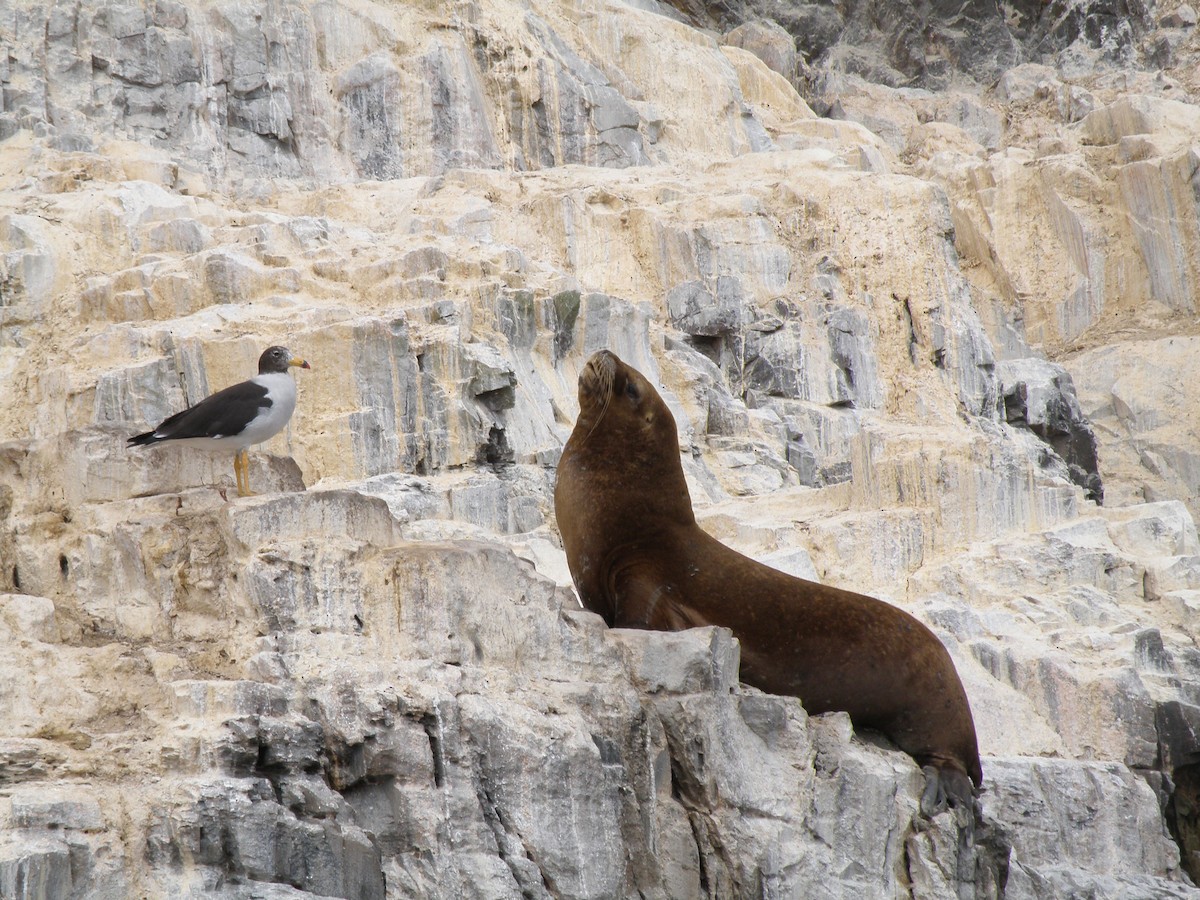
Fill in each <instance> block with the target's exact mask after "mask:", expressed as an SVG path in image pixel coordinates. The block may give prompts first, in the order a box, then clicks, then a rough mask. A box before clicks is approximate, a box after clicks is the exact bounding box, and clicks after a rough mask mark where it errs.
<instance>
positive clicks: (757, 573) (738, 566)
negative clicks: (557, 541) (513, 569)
mask: <svg viewBox="0 0 1200 900" xmlns="http://www.w3.org/2000/svg"><path fill="white" fill-rule="evenodd" d="M554 511H555V515H556V516H557V518H558V528H559V531H560V532H561V533H562V539H563V547H564V548H565V550H566V553H567V562H568V564H569V565H570V568H571V577H572V578H573V579H574V581H575V587H576V589H577V590H578V591H579V598H580V600H582V602H583V605H584V606H585V607H587V608H588V609H589V610H591V611H592V612H595V613H599V614H600V615H601V616H603V617H604V620H605V621H606V622H607V623H608V624H609V625H610V626H612V627H619V628H649V629H655V630H659V631H677V630H680V629H684V628H692V627H695V626H701V625H722V626H724V627H726V628H729V629H730V630H731V631H732V632H733V634H734V635H735V636H736V637H737V638H738V640H739V641H740V642H741V652H742V680H743V681H745V682H746V683H747V684H751V685H753V686H755V687H757V688H760V689H761V690H764V691H767V692H770V693H773V694H789V695H792V696H795V697H799V698H800V700H801V702H802V703H803V704H804V708H805V709H806V710H807V711H808V712H809V713H810V714H814V715H815V714H818V713H824V712H831V711H833V710H844V711H845V712H847V713H849V714H850V719H851V721H852V722H853V723H854V725H855V727H857V728H871V729H875V730H877V731H880V732H882V733H883V734H885V735H886V736H887V737H889V738H890V739H891V740H892V741H893V742H895V743H896V745H897V746H899V747H900V748H901V749H902V750H904V751H905V752H907V753H908V754H909V755H911V756H912V757H913V758H914V759H916V761H917V762H918V763H919V764H920V765H921V766H922V767H923V768H924V771H925V775H926V778H927V784H926V791H925V795H924V797H923V798H922V804H921V805H922V808H923V809H925V811H926V812H927V813H929V812H931V811H935V810H936V809H939V808H942V807H943V806H944V803H943V800H944V799H949V800H951V801H952V802H953V804H954V805H956V806H957V805H960V804H961V805H962V806H965V807H966V808H968V809H970V808H971V806H972V803H973V798H974V794H975V790H974V789H973V787H972V785H974V787H975V788H978V787H979V786H980V785H981V784H982V782H983V769H982V767H981V765H980V762H979V747H978V743H977V741H976V738H975V723H974V720H973V719H972V717H971V707H970V705H969V704H968V702H967V695H966V692H965V691H964V690H963V686H962V682H961V681H960V680H959V677H958V673H957V672H956V671H955V668H954V662H953V661H952V660H951V659H950V654H949V653H948V652H947V651H946V648H945V647H944V646H942V643H941V642H940V641H939V640H938V639H937V637H936V636H934V634H933V632H932V631H930V630H929V629H928V628H927V627H925V626H924V625H922V624H921V623H920V622H919V621H917V620H916V619H915V618H913V617H912V616H911V615H909V614H908V613H906V612H904V611H903V610H900V609H897V608H896V607H894V606H891V605H889V604H887V603H884V602H883V601H882V600H876V599H874V598H872V597H866V596H863V595H862V594H856V593H853V592H852V591H844V590H840V589H838V588H835V587H827V586H826V585H822V584H816V583H814V582H811V581H804V580H803V579H800V578H794V577H793V576H791V575H787V574H784V573H783V572H780V571H778V570H776V569H772V568H770V567H769V566H765V565H763V564H762V563H759V562H755V561H754V560H752V559H750V558H749V557H746V556H743V555H742V554H741V553H738V552H737V551H735V550H731V549H730V548H729V547H726V546H725V545H724V544H722V543H720V542H719V541H717V540H716V539H715V538H713V537H711V536H709V535H708V534H706V533H705V532H704V531H703V530H702V529H701V528H700V526H698V525H697V524H696V517H695V515H694V514H693V513H692V501H691V497H690V495H689V494H688V488H687V482H686V481H685V480H684V476H683V466H682V465H681V464H680V461H679V439H678V435H677V433H676V430H675V419H674V418H673V417H672V416H671V412H670V410H669V409H667V406H666V404H665V403H664V402H663V400H662V397H660V396H659V394H658V391H656V390H655V389H654V387H653V385H651V384H650V383H649V382H648V381H647V380H646V379H645V378H644V377H643V376H642V374H641V373H640V372H638V371H637V370H636V369H634V368H631V367H630V366H628V365H626V364H625V363H623V362H622V361H621V360H620V359H618V358H617V357H616V356H615V355H614V354H612V353H610V352H608V351H607V350H602V351H600V352H599V353H596V354H594V355H593V356H592V357H591V358H590V359H589V360H588V362H587V365H586V366H585V368H584V370H583V373H582V374H581V375H580V376H579V418H578V419H577V420H576V422H575V430H574V431H573V432H572V433H571V437H570V438H569V439H568V441H567V444H566V447H564V448H563V454H562V460H561V461H560V462H559V464H558V483H557V485H556V486H555V491H554Z"/></svg>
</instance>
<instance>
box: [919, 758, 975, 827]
mask: <svg viewBox="0 0 1200 900" xmlns="http://www.w3.org/2000/svg"><path fill="white" fill-rule="evenodd" d="M921 771H922V772H924V773H925V790H924V792H923V793H922V794H921V813H922V815H924V816H925V817H926V818H927V819H932V818H933V817H934V816H936V815H937V814H938V813H940V812H942V811H943V810H945V809H946V807H947V806H949V807H951V808H953V809H966V810H970V811H972V813H973V811H974V809H975V786H974V785H973V784H971V779H970V778H969V777H967V773H966V772H962V771H960V770H959V769H957V768H955V767H954V766H935V765H933V764H926V765H924V766H922V767H921Z"/></svg>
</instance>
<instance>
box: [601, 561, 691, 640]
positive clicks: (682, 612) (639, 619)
mask: <svg viewBox="0 0 1200 900" xmlns="http://www.w3.org/2000/svg"><path fill="white" fill-rule="evenodd" d="M613 594H614V595H615V596H614V603H613V607H614V609H615V610H616V615H615V616H614V622H613V624H614V625H615V626H616V627H618V628H648V629H651V630H653V631H683V630H684V629H687V628H696V627H697V626H700V625H708V624H710V623H708V622H705V621H703V620H702V619H701V617H699V616H698V615H696V614H695V613H693V612H692V611H691V610H689V609H688V608H687V607H686V605H684V604H683V603H681V602H679V601H680V600H681V599H682V598H681V596H680V594H679V592H678V591H677V590H676V589H675V587H674V586H673V585H672V584H671V582H670V581H668V580H666V579H664V578H663V576H662V574H661V573H659V572H658V571H657V570H655V569H654V568H653V567H652V566H648V565H637V566H629V567H627V568H626V569H624V570H623V571H621V572H620V573H619V574H618V575H617V576H616V577H615V578H614V579H613Z"/></svg>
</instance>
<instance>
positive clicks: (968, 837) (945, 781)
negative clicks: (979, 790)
mask: <svg viewBox="0 0 1200 900" xmlns="http://www.w3.org/2000/svg"><path fill="white" fill-rule="evenodd" d="M921 771H922V772H924V773H925V790H924V791H923V792H922V794H921V814H922V815H923V816H925V817H926V818H927V819H932V818H933V817H934V816H935V815H937V814H938V813H941V812H945V810H946V809H947V808H949V810H950V811H951V813H953V815H954V824H955V825H956V826H957V827H958V853H957V863H958V872H957V875H958V880H959V882H960V883H961V884H963V885H967V884H969V883H970V882H973V881H974V878H975V826H976V825H977V824H982V822H983V811H982V810H981V809H980V807H979V801H978V800H977V799H976V797H975V788H974V786H973V785H972V784H971V779H970V778H969V777H967V774H966V773H965V772H962V771H959V770H958V769H957V768H955V767H953V766H934V765H925V766H922V767H921Z"/></svg>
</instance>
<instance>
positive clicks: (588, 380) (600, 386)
mask: <svg viewBox="0 0 1200 900" xmlns="http://www.w3.org/2000/svg"><path fill="white" fill-rule="evenodd" d="M620 362H621V361H620V360H619V359H617V357H616V355H615V354H614V353H613V352H612V351H611V350H598V351H596V352H595V353H593V354H592V355H591V356H590V357H589V358H588V361H587V363H586V364H585V365H584V367H583V371H582V372H580V373H579V397H580V401H581V402H582V400H583V397H584V395H585V394H586V395H590V396H592V397H594V398H596V399H599V400H601V401H603V399H604V398H606V397H607V396H608V394H609V392H610V391H611V390H612V383H613V378H614V377H615V376H616V373H617V366H619V365H620Z"/></svg>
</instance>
